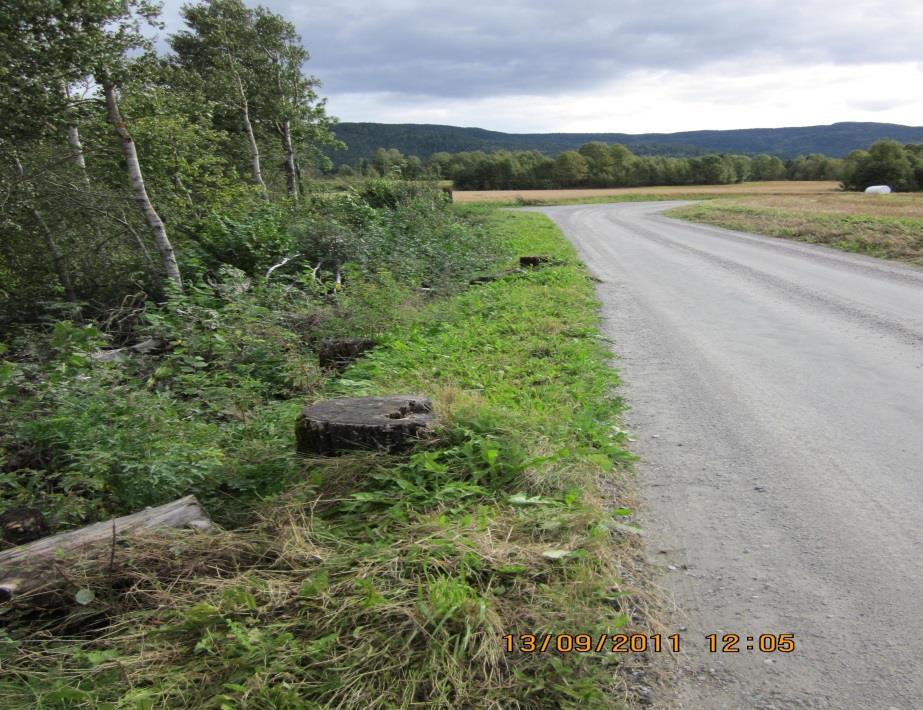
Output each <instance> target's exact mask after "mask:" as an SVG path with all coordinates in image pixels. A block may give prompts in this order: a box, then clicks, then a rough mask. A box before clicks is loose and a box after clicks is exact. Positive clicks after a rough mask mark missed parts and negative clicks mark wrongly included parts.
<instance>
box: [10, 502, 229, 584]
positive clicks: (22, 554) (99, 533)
mask: <svg viewBox="0 0 923 710" xmlns="http://www.w3.org/2000/svg"><path fill="white" fill-rule="evenodd" d="M211 525H212V522H211V519H210V518H209V517H208V514H207V513H206V512H205V511H204V510H202V508H201V506H200V505H199V502H198V501H197V500H196V499H195V496H186V497H185V498H180V499H179V500H175V501H173V502H172V503H167V504H166V505H161V506H158V507H157V508H145V509H144V510H142V511H140V512H138V513H132V514H131V515H125V516H123V517H121V518H114V519H112V520H106V521H104V522H101V523H94V524H93V525H88V526H87V527H84V528H80V529H79V530H72V531H70V532H66V533H61V534H60V535H52V536H51V537H45V538H42V539H41V540H36V541H35V542H32V543H29V544H28V545H22V546H20V547H14V548H12V549H10V550H5V551H3V552H0V601H10V600H11V599H13V598H14V597H20V596H23V595H25V594H28V593H30V592H35V591H40V590H43V589H47V588H54V587H56V586H60V585H61V584H62V583H65V582H66V580H65V579H64V578H63V577H62V575H61V574H60V572H58V571H57V570H56V569H55V563H59V564H60V563H66V562H67V561H68V558H69V557H70V556H71V555H72V554H73V553H76V551H78V550H79V551H80V552H81V553H83V552H84V551H87V552H88V553H90V552H94V553H96V554H98V555H99V559H100V564H108V559H109V557H108V552H109V549H110V548H111V546H112V544H113V538H115V540H118V538H119V537H120V536H125V535H130V534H132V533H135V532H138V531H140V530H151V529H154V528H183V527H189V528H197V529H199V530H207V529H208V528H210V527H211ZM97 548H99V549H98V550H97Z"/></svg>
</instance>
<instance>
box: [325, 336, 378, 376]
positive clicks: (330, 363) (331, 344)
mask: <svg viewBox="0 0 923 710" xmlns="http://www.w3.org/2000/svg"><path fill="white" fill-rule="evenodd" d="M374 347H375V341H374V340H372V339H371V338H351V339H349V340H325V341H323V342H322V343H321V344H320V348H319V349H318V351H317V360H318V362H319V363H320V366H321V367H325V368H327V367H330V368H334V369H338V370H341V369H343V368H345V367H346V366H348V365H350V364H351V363H353V362H355V361H356V360H358V359H359V356H360V355H362V354H363V353H365V352H367V351H369V350H371V349H372V348H374Z"/></svg>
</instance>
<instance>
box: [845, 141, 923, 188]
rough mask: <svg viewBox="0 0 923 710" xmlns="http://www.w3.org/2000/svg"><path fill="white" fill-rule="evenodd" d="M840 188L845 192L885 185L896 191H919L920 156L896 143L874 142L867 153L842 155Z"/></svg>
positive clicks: (922, 163) (922, 171) (921, 184)
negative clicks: (844, 189)
mask: <svg viewBox="0 0 923 710" xmlns="http://www.w3.org/2000/svg"><path fill="white" fill-rule="evenodd" d="M844 163H845V170H844V175H843V186H844V187H845V188H846V189H847V190H864V189H865V188H867V187H868V186H869V185H888V186H889V187H890V188H891V189H892V190H894V191H896V192H907V191H912V190H920V189H923V182H921V181H920V180H919V177H920V176H921V175H923V156H921V154H920V151H918V150H916V149H915V147H914V146H902V145H901V144H900V143H898V142H897V141H892V140H883V141H878V142H876V143H874V144H873V145H872V146H871V147H870V148H869V149H868V151H854V152H852V153H850V154H849V155H848V156H846V159H845V161H844Z"/></svg>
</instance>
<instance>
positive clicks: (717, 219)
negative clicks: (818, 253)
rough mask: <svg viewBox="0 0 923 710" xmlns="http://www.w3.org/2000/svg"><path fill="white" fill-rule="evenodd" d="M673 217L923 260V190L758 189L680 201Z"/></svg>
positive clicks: (881, 255)
mask: <svg viewBox="0 0 923 710" xmlns="http://www.w3.org/2000/svg"><path fill="white" fill-rule="evenodd" d="M667 214H668V215H669V216H671V217H679V218H681V219H686V220H690V221H693V222H702V223H704V224H710V225H714V226H717V227H725V228H727V229H736V230H740V231H746V232H755V233H757V234H764V235H767V236H771V237H783V238H786V239H794V240H797V241H802V242H808V243H812V244H825V245H827V246H832V247H835V248H837V249H843V250H845V251H852V252H857V253H861V254H868V255H870V256H877V257H881V258H886V259H897V260H899V261H905V262H908V263H912V264H918V265H923V195H920V194H918V193H917V194H909V193H908V194H892V195H866V194H862V193H859V194H856V193H842V192H841V193H828V194H822V193H821V194H817V193H815V194H781V193H780V194H766V193H764V194H759V193H754V194H750V195H739V196H733V197H722V198H721V199H716V200H710V201H708V202H701V203H698V204H694V205H688V206H686V207H680V208H677V209H674V210H671V211H670V212H668V213H667Z"/></svg>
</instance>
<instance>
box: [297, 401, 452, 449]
mask: <svg viewBox="0 0 923 710" xmlns="http://www.w3.org/2000/svg"><path fill="white" fill-rule="evenodd" d="M435 420H436V415H435V414H434V413H433V404H432V402H430V401H429V400H428V399H426V398H425V397H419V396H416V395H392V396H388V397H343V398H340V399H331V400H327V401H326V402H319V403H317V404H314V405H312V406H310V407H306V408H305V409H304V410H303V411H302V412H301V415H300V416H299V417H298V421H297V422H296V424H295V435H296V437H297V440H298V453H300V454H306V455H312V454H313V455H321V456H335V455H336V454H339V453H341V452H343V451H346V450H349V449H380V450H386V451H398V450H400V449H403V448H406V447H407V446H409V445H410V444H412V443H414V442H415V441H419V440H420V439H421V438H422V436H423V435H424V433H425V432H426V430H427V429H429V428H430V427H431V426H432V424H433V423H434V422H435Z"/></svg>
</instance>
